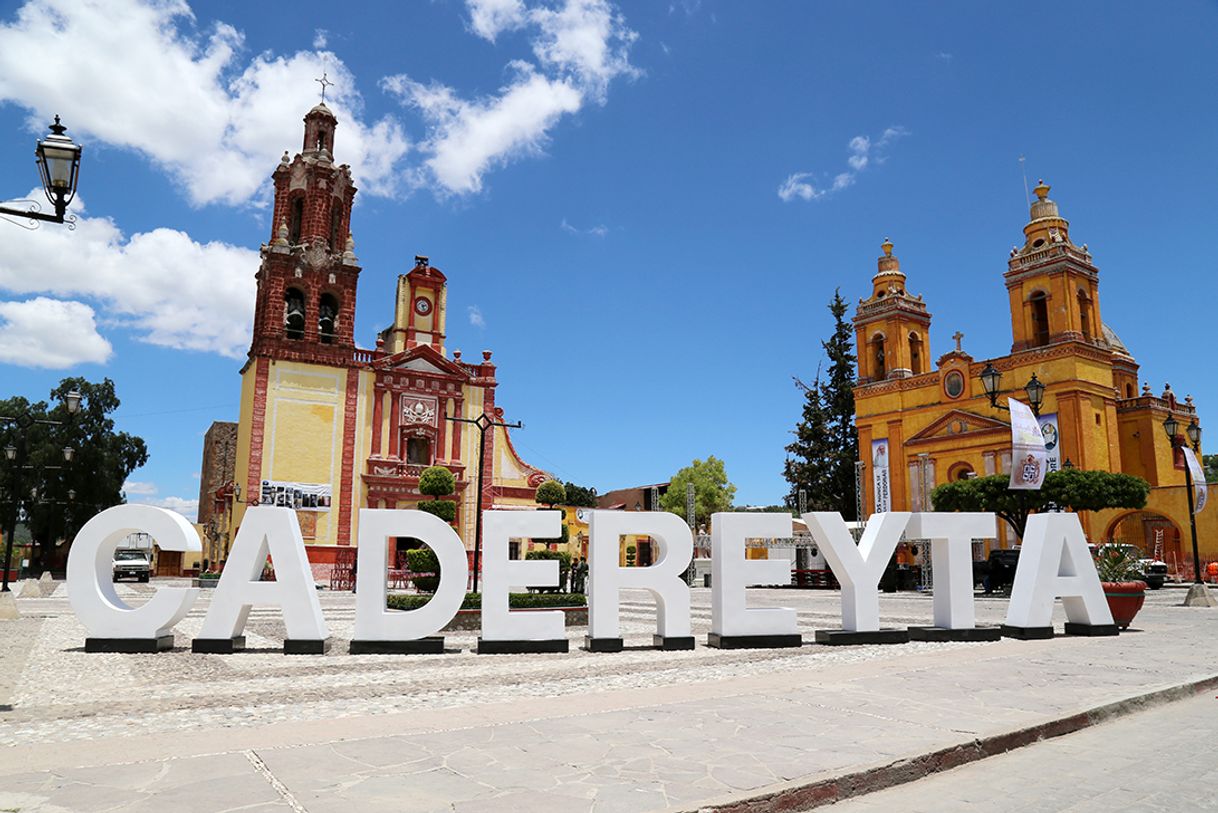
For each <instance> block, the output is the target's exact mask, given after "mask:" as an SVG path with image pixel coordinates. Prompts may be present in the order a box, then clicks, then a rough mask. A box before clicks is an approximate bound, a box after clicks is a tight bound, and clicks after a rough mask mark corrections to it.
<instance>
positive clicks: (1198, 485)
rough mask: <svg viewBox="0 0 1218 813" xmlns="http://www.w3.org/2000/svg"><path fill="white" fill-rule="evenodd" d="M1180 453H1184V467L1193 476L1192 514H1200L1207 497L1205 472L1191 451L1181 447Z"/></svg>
mask: <svg viewBox="0 0 1218 813" xmlns="http://www.w3.org/2000/svg"><path fill="white" fill-rule="evenodd" d="M1181 451H1183V452H1184V465H1186V466H1188V471H1189V474H1191V475H1192V476H1193V513H1194V514H1200V513H1201V509H1202V508H1205V500H1206V498H1207V497H1208V496H1209V494H1208V489H1207V488H1206V486H1205V471H1204V470H1202V468H1201V464H1200V463H1198V462H1197V455H1195V454H1193V450H1192V449H1190V448H1188V447H1187V446H1184V447H1181Z"/></svg>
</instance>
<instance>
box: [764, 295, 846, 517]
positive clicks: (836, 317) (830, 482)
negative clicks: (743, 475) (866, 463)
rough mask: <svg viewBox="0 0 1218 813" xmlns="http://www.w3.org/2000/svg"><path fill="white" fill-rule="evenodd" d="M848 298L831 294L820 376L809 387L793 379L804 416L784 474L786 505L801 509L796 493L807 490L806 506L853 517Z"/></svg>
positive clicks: (789, 447) (790, 449)
mask: <svg viewBox="0 0 1218 813" xmlns="http://www.w3.org/2000/svg"><path fill="white" fill-rule="evenodd" d="M846 310H847V305H846V300H844V299H842V293H841V291H840V290H838V291H835V292H834V294H833V301H832V302H830V303H829V312H830V313H831V314H833V333H832V334H831V335H830V337H829V339H828V340H826V341H823V342H821V347H822V348H823V349H824V351H825V357H826V359H827V360H828V362H829V368H828V371H827V372H826V373H825V375H824V376H823V377H822V375H821V373H820V370H819V369H818V370H817V374H816V379H815V380H814V381H813V382H812V384H811V385H808V384H805V383H804V382H803V381H801V380H800V379H798V378H796V379H795V386H797V387H799V388H800V389H801V390H802V391H803V393H804V407H803V413H802V415H801V417H800V420H799V423H797V424H796V425H795V429H794V432H793V434H794V435H795V440H794V441H792V442H791V443H790V444H789V445H788V446H787V447H786V450H787V453H788V458H787V461H786V464H785V466H784V468H783V476H784V477H785V478H786V480H787V482H788V483H790V484H791V490H790V492H789V493H788V495H787V505H788V506H790V507H792V508H796V507H798V505H799V490H800V489H803V490H804V491H805V492H807V499H808V508H809V509H812V510H822V511H840V512H842V514H844V515H846V516H857V515H858V507H857V506H856V505H855V492H854V464H855V461H856V460H858V444H859V438H858V429H857V427H856V426H855V424H854V381H855V362H856V361H857V357H856V356H855V354H854V331H853V328H852V327H851V326H850V323H849V322H847V321H846V319H845V316H846Z"/></svg>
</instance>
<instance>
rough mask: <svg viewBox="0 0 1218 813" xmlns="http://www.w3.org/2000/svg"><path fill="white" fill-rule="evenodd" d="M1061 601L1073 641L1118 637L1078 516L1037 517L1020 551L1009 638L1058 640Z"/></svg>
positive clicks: (1004, 629)
mask: <svg viewBox="0 0 1218 813" xmlns="http://www.w3.org/2000/svg"><path fill="white" fill-rule="evenodd" d="M1059 597H1060V598H1061V600H1062V606H1063V607H1064V608H1065V610H1066V622H1067V623H1066V634H1067V635H1116V634H1117V628H1116V624H1114V623H1112V613H1111V612H1110V611H1109V610H1108V601H1107V600H1106V599H1105V598H1104V588H1103V587H1102V586H1100V578H1099V575H1098V574H1097V573H1096V572H1095V562H1094V561H1092V559H1091V552H1090V551H1088V550H1087V538H1086V536H1084V535H1083V526H1082V525H1081V524H1080V523H1079V521H1078V515H1077V514H1067V513H1061V514H1058V513H1046V514H1033V515H1032V516H1030V517H1028V524H1027V527H1026V529H1025V530H1024V534H1023V546H1022V547H1021V548H1020V549H1019V564H1018V565H1017V566H1016V567H1015V583H1014V584H1013V585H1012V586H1011V603H1010V605H1009V606H1008V607H1007V622H1006V624H1004V625H1003V627H1002V633H1003V635H1007V636H1009V637H1011V638H1052V637H1053V602H1054V600H1055V599H1057V598H1059Z"/></svg>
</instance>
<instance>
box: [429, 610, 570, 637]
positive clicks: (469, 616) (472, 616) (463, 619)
mask: <svg viewBox="0 0 1218 813" xmlns="http://www.w3.org/2000/svg"><path fill="white" fill-rule="evenodd" d="M551 610H562V614H563V620H564V621H565V622H566V626H568V627H586V626H587V625H588V608H587V607H538V608H535V609H534V608H530V609H527V610H523V609H513V610H512V612H513V613H541V612H549V611H551ZM480 629H482V611H481V610H458V611H457V615H456V616H455V617H454V618H453V620H452V621H449V622H448V624H446V625H445V627H444V630H443V631H444V632H456V631H459V630H480Z"/></svg>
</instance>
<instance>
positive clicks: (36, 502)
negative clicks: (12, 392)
mask: <svg viewBox="0 0 1218 813" xmlns="http://www.w3.org/2000/svg"><path fill="white" fill-rule="evenodd" d="M73 389H75V390H78V391H79V392H80V394H81V396H82V398H81V403H80V411H79V412H78V413H77V414H76V415H74V416H70V415H69V414H68V411H67V408H66V407H64V406H63V398H64V396H66V395H67V394H68V392H70V391H71V390H73ZM50 403H52V404H54V405H55V406H53V407H50V406H48V402H46V401H38V402H35V403H30V402H29V401H27V400H26V399H25V398H22V397H20V396H15V397H12V398H7V399H4V400H0V415H4V416H9V417H15V416H17V415H20V414H22V413H23V412H25V411H26V410H29V412H30V413H31V415H32V416H33V417H35V418H39V419H49V420H55V421H61V422H63V425H62V426H43V425H39V424H35V425H33V426H31V427H29V428H28V429H27V430H25V432H24V434H23V435H21V436H19V434H18V433H17V431H16V429H15V428H14V427H12V426H0V446H8V445H9V444H12V445H13V446H15V447H18V448H19V449H22V450H23V455H24V461H25V464H26V465H27V466H29V468H25V469H23V470H22V471H21V472H19V473H18V472H17V471H16V470H15V468H14V467H13V466H11V465H10V466H7V467H3V469H2V473H0V520H2V521H3V522H4V525H5V526H7V525H8V521H9V519H10V517H11V516H12V513H11V512H12V511H13V508H14V506H13V492H14V490H15V489H16V486H17V476H18V474H19V475H20V480H21V483H20V485H21V489H22V491H23V495H22V496H23V503H24V506H25V507H26V508H27V510H28V511H29V517H28V525H29V530H30V535H31V538H32V542H33V544H34V551H33V554H32V556H31V560H32V562H33V563H34V569H35V570H48V569H50V568H51V566H52V564H53V563H52V558H53V552H54V550H55V540H57V539H60V538H62V539H66V540H69V541H70V540H71V538H72V536H73V535H74V534H75V533H76V531H77V530H78V529H79V528H80V526H81V525H83V524H84V522H85V521H86V520H88V519H89V518H90V517H92V516H93V514H95V513H97V512H98V511H101V510H103V509H105V508H109V507H110V506H112V505H119V504H121V503H123V502H125V501H126V500H125V497H124V495H123V483H124V482H125V481H126V480H127V477H128V476H129V475H130V474H131V472H133V471H135V470H136V469H138V468H139V467H140V466H142V465H144V464H145V463H147V462H148V448H147V446H146V445H145V444H144V441H143V440H142V439H141V438H139V437H136V436H134V435H130V434H128V433H126V432H116V431H115V429H114V419H113V418H112V417H111V415H112V414H113V413H114V412H115V410H117V409H118V407H119V404H120V403H121V402H120V401H119V398H118V395H117V394H116V393H115V389H114V382H113V381H111V380H110V379H108V378H107V379H104V380H103V381H102V382H101V383H97V384H95V383H92V382H90V381H87V380H85V379H84V378H79V377H73V378H65V379H63V380H62V381H61V382H60V383H59V385H58V386H57V387H55V388H54V389H53V390H51V394H50ZM65 446H71V447H72V448H73V449H74V450H75V453H74V455H73V459H72V463H71V464H70V465H67V466H65V464H64V459H63V449H64V447H65ZM31 494H33V495H35V496H33V497H31ZM192 519H193V518H192ZM64 552H65V553H66V547H65V548H64Z"/></svg>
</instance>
